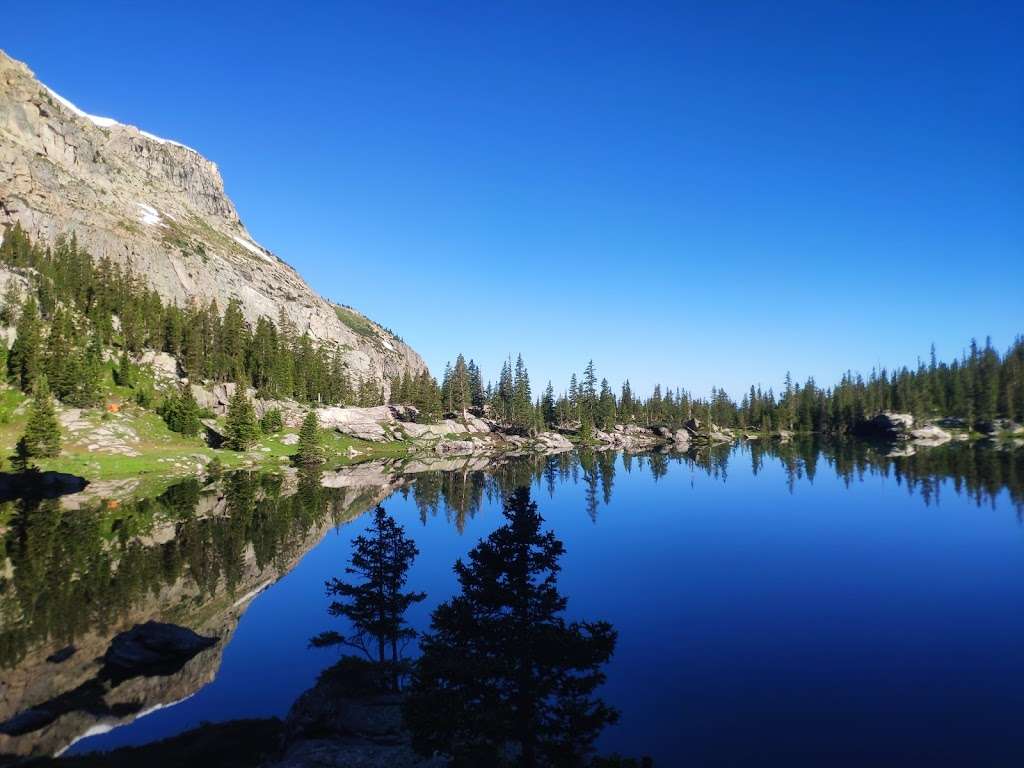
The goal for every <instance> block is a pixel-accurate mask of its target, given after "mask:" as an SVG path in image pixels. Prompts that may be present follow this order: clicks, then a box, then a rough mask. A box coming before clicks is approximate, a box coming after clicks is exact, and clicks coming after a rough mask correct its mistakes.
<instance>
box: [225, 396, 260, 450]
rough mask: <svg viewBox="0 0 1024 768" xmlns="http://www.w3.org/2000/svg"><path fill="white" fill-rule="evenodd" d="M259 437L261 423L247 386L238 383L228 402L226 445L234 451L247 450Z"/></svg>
mask: <svg viewBox="0 0 1024 768" xmlns="http://www.w3.org/2000/svg"><path fill="white" fill-rule="evenodd" d="M258 438H259V424H257V422H256V412H255V411H254V410H253V407H252V402H251V401H250V400H249V396H248V395H247V394H246V392H245V387H243V386H241V385H237V386H236V387H235V393H234V394H233V395H232V396H231V400H230V401H229V402H228V415H227V420H226V422H225V424H224V445H225V446H226V447H227V448H230V449H231V450H233V451H247V450H249V448H250V447H251V446H252V444H253V443H255V442H256V440H257V439H258Z"/></svg>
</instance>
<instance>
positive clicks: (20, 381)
mask: <svg viewBox="0 0 1024 768" xmlns="http://www.w3.org/2000/svg"><path fill="white" fill-rule="evenodd" d="M40 325H41V323H40V319H39V307H38V305H37V304H36V300H35V299H34V298H33V297H32V296H29V297H28V298H27V299H25V303H24V304H23V305H22V307H21V313H20V315H19V317H18V325H17V337H16V338H15V339H14V345H13V346H12V347H11V353H10V355H8V357H7V370H8V373H9V374H10V375H11V378H12V379H13V380H14V384H15V386H17V387H19V388H20V389H21V391H22V392H31V391H32V390H33V389H34V387H35V383H36V379H37V378H38V377H39V375H40V374H41V373H42V367H43V366H42V360H41V354H40V347H41V342H40V334H41V330H40Z"/></svg>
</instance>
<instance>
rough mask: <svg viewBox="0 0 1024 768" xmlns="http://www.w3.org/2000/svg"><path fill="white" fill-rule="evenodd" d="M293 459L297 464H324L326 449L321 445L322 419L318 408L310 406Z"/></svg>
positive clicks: (303, 421) (300, 430)
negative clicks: (317, 412)
mask: <svg viewBox="0 0 1024 768" xmlns="http://www.w3.org/2000/svg"><path fill="white" fill-rule="evenodd" d="M292 461H294V462H295V463H296V464H323V462H324V451H323V448H322V447H321V445H320V420H319V419H318V418H317V416H316V409H315V408H310V409H309V411H308V412H307V413H306V418H305V419H303V420H302V427H301V428H300V429H299V442H298V444H297V445H296V450H295V454H294V455H293V456H292Z"/></svg>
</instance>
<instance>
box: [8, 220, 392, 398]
mask: <svg viewBox="0 0 1024 768" xmlns="http://www.w3.org/2000/svg"><path fill="white" fill-rule="evenodd" d="M0 264H2V265H3V266H5V267H8V268H12V269H13V270H15V271H16V272H17V273H18V274H20V275H22V276H24V277H25V279H26V284H27V286H28V288H27V290H23V289H22V288H20V287H19V284H18V281H15V280H11V281H9V282H8V284H7V289H6V290H5V292H4V295H3V297H2V301H0V321H2V322H3V323H4V324H5V325H12V324H15V323H16V324H17V331H18V333H17V339H16V341H15V343H14V345H13V347H12V349H11V350H10V353H9V355H8V360H7V364H8V365H7V367H8V373H9V376H10V378H11V380H12V382H13V383H15V384H17V385H18V386H19V387H20V388H21V389H23V390H24V391H31V390H32V388H33V387H34V385H35V381H36V379H37V378H38V377H39V376H40V375H41V374H45V375H46V376H47V378H48V379H49V381H50V387H51V389H52V391H53V393H54V394H55V395H56V396H57V397H58V398H59V399H61V400H62V401H64V402H66V403H68V404H71V405H79V406H85V405H92V404H95V403H96V402H97V401H98V399H99V397H100V395H101V386H100V384H101V379H102V377H103V376H104V375H106V371H105V369H104V365H103V353H104V350H105V349H112V348H113V349H120V350H122V351H123V352H126V353H128V354H129V355H132V356H136V355H138V354H139V353H141V352H142V351H143V350H144V349H153V350H157V351H161V352H167V353H169V354H171V355H173V356H174V357H175V358H176V359H177V360H178V362H179V364H180V365H181V366H182V368H183V369H184V372H185V374H186V375H187V376H188V377H189V378H190V379H191V380H193V381H204V380H205V381H213V382H224V381H236V382H241V383H244V384H247V385H251V386H253V387H255V388H256V389H257V391H258V393H259V396H260V397H266V398H273V399H283V398H294V399H296V400H299V401H303V402H309V403H322V404H326V405H332V404H342V405H380V404H382V403H383V401H384V392H383V389H382V387H381V386H380V385H379V384H378V383H376V382H373V381H370V380H365V381H360V380H357V379H356V378H355V377H353V376H351V375H350V373H349V371H348V370H347V368H346V366H345V364H344V361H343V359H342V356H341V354H340V351H339V350H336V349H332V348H329V347H327V346H325V345H320V344H317V343H316V342H315V341H314V340H313V339H311V338H310V336H309V334H308V333H305V332H303V333H298V332H297V330H296V329H295V327H294V326H293V325H292V324H291V322H290V321H289V320H288V318H287V317H286V316H285V315H284V313H283V312H282V313H281V315H280V316H279V317H278V318H277V322H274V321H273V320H271V319H269V318H266V317H261V318H260V319H259V320H258V321H257V323H256V326H255V328H253V327H251V326H250V325H249V324H248V323H247V322H246V321H245V318H244V317H243V315H242V310H241V305H240V304H239V303H238V302H237V301H236V300H231V301H230V302H229V303H228V305H227V307H225V308H224V310H223V312H222V311H221V310H220V308H219V307H218V305H217V302H216V301H211V302H210V303H209V304H202V303H198V302H197V303H194V304H192V305H190V306H188V307H179V306H178V305H177V304H175V303H167V302H164V301H163V300H162V299H161V297H160V295H159V294H158V293H157V292H156V291H155V290H153V289H151V288H147V287H146V285H145V283H144V281H143V280H142V279H141V278H140V277H139V276H138V275H136V274H134V273H133V272H132V271H131V270H128V269H124V268H122V267H120V266H118V265H116V264H114V263H113V262H111V261H110V260H109V259H107V258H103V259H99V260H94V259H93V258H92V257H91V256H90V255H89V254H88V253H87V252H86V251H85V250H84V249H82V248H81V247H79V245H78V242H77V240H76V238H75V237H74V235H72V236H71V237H70V238H62V239H61V240H59V241H58V242H57V244H56V245H55V247H53V248H52V249H51V248H43V247H41V246H39V245H38V244H35V243H33V242H32V241H31V239H30V238H29V237H28V235H27V234H26V233H25V232H24V231H23V230H22V229H21V227H20V225H18V224H15V225H14V226H12V227H10V228H9V229H8V230H7V231H6V232H5V233H4V237H3V242H2V243H0Z"/></svg>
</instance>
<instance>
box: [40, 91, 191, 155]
mask: <svg viewBox="0 0 1024 768" xmlns="http://www.w3.org/2000/svg"><path fill="white" fill-rule="evenodd" d="M43 88H45V89H46V90H47V91H49V92H50V95H51V96H53V98H55V99H56V100H57V101H59V102H60V103H61V104H63V105H64V106H65V107H67V108H68V109H69V110H71V111H72V112H74V113H75V114H76V115H78V116H79V117H84V118H85V119H86V120H88V121H89V122H90V123H92V124H93V125H98V126H99V127H100V128H113V127H114V126H115V125H120V126H124V123H119V122H118V121H117V120H115V119H114V118H112V117H99V116H98V115H90V114H89V113H88V112H85V111H84V110H81V109H79V108H78V107H76V106H75V105H74V104H72V103H71V102H70V101H68V100H67V99H65V98H64V97H63V96H61V95H60V94H59V93H57V92H56V91H55V90H53V88H51V87H50V86H48V85H46V84H43ZM136 130H138V129H136ZM139 133H140V134H142V135H143V136H145V137H146V138H147V139H152V140H153V141H156V142H159V143H160V144H173V145H174V146H176V147H183V148H184V149H187V150H189V151H191V152H196V151H195V150H194V149H192V147H189V146H186V145H184V144H182V143H181V142H179V141H174V140H173V139H164V138H161V137H160V136H156V135H154V134H152V133H150V132H149V131H143V130H139ZM196 154H199V153H198V152H196Z"/></svg>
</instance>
